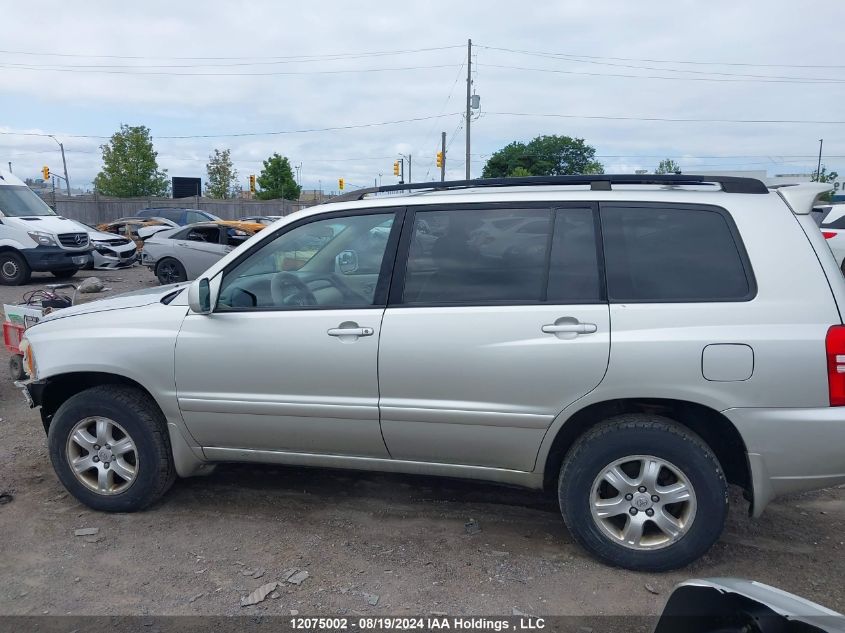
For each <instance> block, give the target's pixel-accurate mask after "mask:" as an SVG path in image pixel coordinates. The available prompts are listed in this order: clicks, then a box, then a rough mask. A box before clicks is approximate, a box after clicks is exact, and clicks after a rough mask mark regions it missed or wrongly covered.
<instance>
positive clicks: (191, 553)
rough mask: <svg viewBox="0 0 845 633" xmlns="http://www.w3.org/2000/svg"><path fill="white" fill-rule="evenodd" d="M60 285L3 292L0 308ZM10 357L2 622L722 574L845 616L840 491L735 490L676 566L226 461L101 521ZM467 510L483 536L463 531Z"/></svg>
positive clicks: (502, 610) (637, 600) (449, 490)
mask: <svg viewBox="0 0 845 633" xmlns="http://www.w3.org/2000/svg"><path fill="white" fill-rule="evenodd" d="M91 274H93V273H83V274H80V275H79V277H78V278H81V277H84V276H90V275H91ZM97 274H98V276H100V277H101V278H102V279H104V280H105V281H106V285H107V287H109V288H112V290H111V291H109V292H108V293H104V294H113V293H116V292H125V291H127V290H132V289H136V288H141V287H145V286H148V285H154V283H155V280H154V278H153V276H152V274H151V273H150V272H149V271H148V270H146V269H144V268H135V269H132V270H129V271H118V272H105V273H97ZM118 280H121V281H118ZM51 281H52V278H51V277H49V276H44V275H39V276H36V277H34V278H33V281H32V282H31V283H30V284H29V285H28V286H25V287H18V288H9V287H0V303H11V302H14V301H16V300H18V298H19V297H20V295H21V294H22V293H23V292H24V291H25V290H28V289H33V288H36V287H41V285H43V284H44V283H51ZM97 296H98V297H100V296H103V295H97ZM7 359H8V356H7V354H6V353H5V351H4V352H2V353H0V361H2V363H3V365H4V367H3V368H2V371H3V375H2V376H0V418H2V419H1V420H0V493H8V494H9V495H11V496H12V497H13V498H12V500H11V501H10V502H9V503H6V504H4V505H0V614H3V615H10V614H19V615H37V614H42V613H44V614H46V613H49V614H53V615H60V614H78V615H95V614H99V615H105V614H110V615H130V614H133V615H134V614H138V615H171V614H183V615H189V614H215V615H227V614H241V615H255V614H282V615H288V614H290V613H291V612H299V613H300V614H303V615H317V614H322V615H327V614H347V615H354V614H372V615H388V614H389V615H395V614H415V615H427V614H430V613H432V612H435V613H440V612H442V613H448V614H449V615H469V614H485V615H493V614H500V615H511V614H512V613H514V611H513V609H517V610H518V611H519V612H522V613H527V614H531V615H552V614H567V615H604V614H614V615H616V614H636V615H650V614H655V613H658V612H659V611H660V609H662V607H663V603H664V602H665V600H666V597H667V595H668V592H669V591H670V590H671V588H672V586H673V585H674V584H675V583H677V582H679V581H682V580H685V579H687V578H694V577H713V576H735V577H742V578H748V579H753V580H758V581H761V582H764V583H768V584H772V585H775V586H778V587H780V588H782V589H785V590H787V591H791V592H794V593H797V594H799V595H801V596H804V597H806V598H808V599H810V600H813V601H816V602H820V603H822V604H824V605H826V606H828V607H830V608H832V609H835V610H837V611H840V612H845V583H843V578H845V532H843V530H842V526H843V525H845V488H837V489H830V490H825V491H821V492H816V493H809V494H803V495H798V496H793V497H789V498H785V499H780V500H778V501H776V502H775V503H773V504H772V505H771V506H769V508H768V510H767V511H766V513H765V514H764V515H763V517H762V518H761V519H759V520H755V521H752V520H750V519H749V518H748V517H747V504H746V503H745V502H744V501H742V499H741V498H740V496H739V495H738V494H736V493H734V494H733V495H732V497H733V498H732V501H733V504H732V509H731V513H730V517H729V519H728V525H727V528H726V530H725V534H724V536H723V537H722V539H721V540H720V541H719V542H718V543H717V544H716V546H715V547H714V548H713V549H712V550H711V551H710V553H709V554H707V555H706V556H705V557H704V558H703V559H701V560H700V561H698V562H697V563H696V564H694V565H692V566H691V567H689V568H687V569H683V570H680V571H676V572H672V573H667V574H639V573H633V572H628V571H623V570H618V569H612V568H609V567H606V566H604V565H602V564H600V563H597V562H596V561H594V560H593V559H591V558H590V557H589V556H588V555H587V554H586V553H585V552H584V551H582V550H581V549H580V548H579V547H578V546H577V545H575V544H574V543H573V541H572V538H571V537H570V535H569V534H568V533H567V530H566V528H565V527H564V525H563V522H562V520H561V518H560V515H559V514H558V510H557V507H556V505H555V502H554V499H553V498H550V497H547V496H545V495H543V494H541V493H537V492H532V491H524V490H518V489H513V488H507V487H502V486H496V485H486V484H479V483H467V482H461V481H455V480H443V479H434V478H426V477H411V476H400V475H385V474H366V473H357V472H340V471H328V470H311V469H301V468H280V467H267V468H263V467H255V466H251V465H250V466H241V465H231V466H229V465H227V466H222V467H219V468H218V469H217V471H216V472H215V473H214V474H212V475H210V476H208V477H204V478H194V479H189V480H182V481H178V482H177V483H176V485H175V486H174V487H173V489H172V490H171V491H170V492H169V493H168V494H167V495H166V496H165V498H164V499H163V500H162V501H161V502H159V503H158V504H157V505H155V506H154V507H153V508H151V509H149V510H147V511H145V512H142V513H138V514H101V513H97V512H94V511H91V510H88V509H87V508H86V507H84V506H82V505H80V504H79V503H77V502H76V501H75V500H74V499H73V498H72V497H70V496H69V495H68V494H67V493H65V491H64V489H63V488H62V486H61V485H60V484H59V482H58V480H57V479H56V477H55V475H54V474H53V470H52V467H51V465H50V462H49V459H48V457H47V450H46V438H45V436H44V432H43V429H42V427H41V424H40V421H39V417H38V415H37V412H36V411H34V410H30V409H29V408H28V407H27V406H26V405H25V403H24V401H23V398H22V397H21V396H20V394H19V393H18V391H17V390H16V389H15V388H14V386H13V385H12V384H11V382H10V381H9V380H8V379H7V378H6V373H5V363H6V362H7ZM470 519H475V520H476V521H477V522H478V523H479V525H480V527H481V532H480V533H477V534H472V535H470V534H468V533H467V531H466V530H465V524H466V523H467V522H468V521H469V520H470ZM78 528H99V533H98V534H97V535H95V536H75V535H74V530H76V529H78ZM294 568H296V569H299V570H303V571H307V572H308V576H307V578H306V579H305V580H304V581H302V582H301V584H299V585H296V584H292V583H290V582H286V583H283V584H282V586H281V587H280V588H279V589H278V590H277V591H276V593H275V594H273V595H272V596H270V597H268V598H267V599H266V600H265V601H263V602H262V603H260V604H258V605H255V606H249V607H241V606H240V600H241V598H242V597H243V596H246V595H248V594H249V593H250V592H252V591H253V590H255V589H256V588H258V587H260V586H261V585H263V584H266V583H268V582H273V581H278V580H283V579H284V578H285V577H286V576H287V575H288V574H289V573H290V570H292V569H294ZM248 572H249V573H248Z"/></svg>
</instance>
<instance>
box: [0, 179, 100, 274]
mask: <svg viewBox="0 0 845 633" xmlns="http://www.w3.org/2000/svg"><path fill="white" fill-rule="evenodd" d="M90 252H91V245H90V244H89V242H88V227H86V226H85V225H83V224H80V223H79V222H76V221H74V220H69V219H67V218H63V217H62V216H60V215H56V212H55V211H53V210H52V209H51V208H50V207H49V206H47V204H46V203H45V202H44V201H43V200H42V199H41V198H39V197H38V196H37V195H35V192H34V191H32V190H31V189H30V188H29V187H27V186H26V185H25V184H24V182H23V181H22V180H21V179H20V178H18V177H16V176H14V175H12V174H11V173H10V172H7V171H2V170H0V284H3V285H4V286H19V285H21V284H25V283H26V282H28V281H29V279H30V276H31V275H32V273H33V271H37V272H50V273H53V275H54V276H55V277H58V278H59V279H67V278H69V277H73V275H75V274H76V271H77V270H79V269H80V268H82V267H84V266H85V265H86V264H88V262H89V261H90V260H91V256H90V255H89V253H90Z"/></svg>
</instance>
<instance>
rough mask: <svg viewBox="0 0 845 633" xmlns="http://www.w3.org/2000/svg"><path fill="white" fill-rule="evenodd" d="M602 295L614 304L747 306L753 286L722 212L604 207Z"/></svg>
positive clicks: (706, 208) (690, 207)
mask: <svg viewBox="0 0 845 633" xmlns="http://www.w3.org/2000/svg"><path fill="white" fill-rule="evenodd" d="M601 226H602V234H603V241H604V251H605V266H606V274H607V291H608V297H609V299H610V301H611V302H615V303H669V302H706V301H748V300H750V299H752V298H753V297H754V295H755V294H756V285H755V283H754V277H753V274H752V272H751V267H750V264H749V262H748V257H747V255H746V253H745V249H744V247H743V246H742V243H741V240H740V238H739V234H738V233H737V230H736V227H735V225H734V223H733V220H732V219H731V217H730V215H729V214H728V212H727V211H725V210H724V209H721V208H719V207H711V206H703V205H702V206H698V205H659V204H656V203H655V204H630V205H603V206H602V208H601Z"/></svg>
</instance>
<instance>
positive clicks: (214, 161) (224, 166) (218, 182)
mask: <svg viewBox="0 0 845 633" xmlns="http://www.w3.org/2000/svg"><path fill="white" fill-rule="evenodd" d="M205 171H206V173H207V174H208V177H207V179H206V181H205V195H206V196H208V197H209V198H235V197H237V196H238V194H239V193H240V192H241V186H240V185H239V184H238V170H237V169H235V166H234V165H233V164H232V155H231V150H228V149H224V150H222V151H221V150H219V149H215V150H214V153H213V154H210V155H209V157H208V163H207V164H206V166H205Z"/></svg>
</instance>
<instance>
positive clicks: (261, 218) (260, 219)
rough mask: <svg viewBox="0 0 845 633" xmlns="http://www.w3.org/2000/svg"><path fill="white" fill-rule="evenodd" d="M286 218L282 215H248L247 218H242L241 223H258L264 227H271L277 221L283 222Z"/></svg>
mask: <svg viewBox="0 0 845 633" xmlns="http://www.w3.org/2000/svg"><path fill="white" fill-rule="evenodd" d="M283 217H284V216H282V215H248V216H247V217H245V218H241V219H240V221H241V222H256V223H258V224H263V225H264V226H269V225H271V224H273V222H275V221H276V220H281V219H282V218H283Z"/></svg>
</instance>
